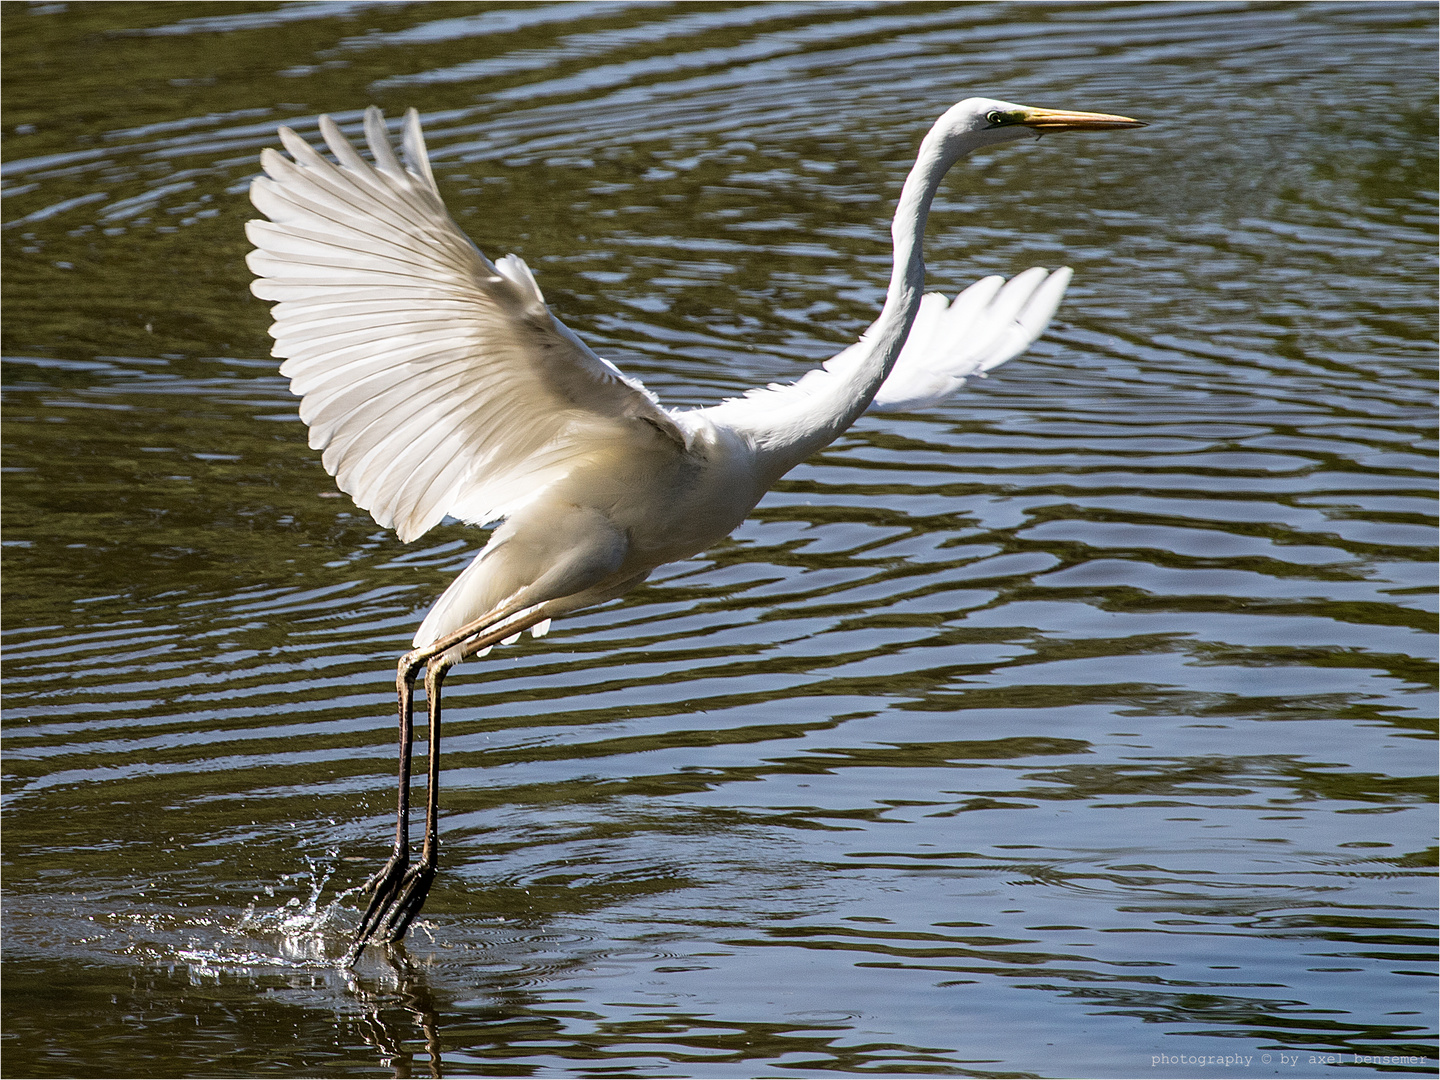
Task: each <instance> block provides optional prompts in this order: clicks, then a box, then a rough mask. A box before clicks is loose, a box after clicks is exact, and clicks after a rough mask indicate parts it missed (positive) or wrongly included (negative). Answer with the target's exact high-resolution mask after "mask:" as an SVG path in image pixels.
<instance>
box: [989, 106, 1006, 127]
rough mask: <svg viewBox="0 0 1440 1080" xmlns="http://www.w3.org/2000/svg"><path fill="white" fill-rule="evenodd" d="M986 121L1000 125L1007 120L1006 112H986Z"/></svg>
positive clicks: (995, 125) (993, 125) (992, 124)
mask: <svg viewBox="0 0 1440 1080" xmlns="http://www.w3.org/2000/svg"><path fill="white" fill-rule="evenodd" d="M985 122H986V123H987V124H990V125H991V126H992V127H999V126H1000V125H1001V124H1003V123H1004V122H1005V114H1004V113H1002V112H995V111H993V110H992V111H990V112H988V113H986V114H985Z"/></svg>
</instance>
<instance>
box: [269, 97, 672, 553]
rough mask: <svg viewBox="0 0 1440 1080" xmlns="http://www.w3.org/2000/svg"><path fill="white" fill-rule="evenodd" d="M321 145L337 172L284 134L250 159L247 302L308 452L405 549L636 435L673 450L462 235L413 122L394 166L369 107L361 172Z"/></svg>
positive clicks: (657, 425) (629, 395)
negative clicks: (306, 431)
mask: <svg viewBox="0 0 1440 1080" xmlns="http://www.w3.org/2000/svg"><path fill="white" fill-rule="evenodd" d="M320 131H321V134H322V135H323V136H324V139H325V143H326V145H327V146H328V147H329V148H330V151H331V153H332V154H334V156H335V161H334V162H331V161H329V160H327V159H326V158H325V157H323V156H322V155H321V154H320V153H319V152H318V151H317V150H316V149H314V148H313V147H312V146H310V145H309V144H308V143H307V142H305V140H304V139H302V138H300V137H299V136H298V135H296V134H295V133H294V132H293V131H290V130H289V129H287V128H281V129H280V137H281V142H282V144H283V145H284V147H285V149H286V150H287V151H288V152H289V154H290V157H289V158H287V157H285V156H284V155H282V154H280V153H278V152H276V151H274V150H266V151H265V152H264V153H263V154H262V155H261V163H262V165H263V167H264V170H265V174H266V175H265V176H263V177H259V178H257V179H256V180H255V182H254V184H253V185H252V187H251V193H250V197H251V201H252V202H253V203H254V204H255V206H256V208H257V209H259V210H260V212H261V213H263V214H264V215H265V216H266V217H267V218H269V219H270V220H269V221H252V222H250V223H249V225H248V226H247V230H246V235H247V236H248V237H249V238H250V241H251V243H252V244H254V246H255V250H254V251H253V252H251V254H250V256H249V258H248V260H247V261H248V263H249V265H250V268H251V270H253V271H254V272H255V274H256V275H257V279H256V281H255V282H254V283H253V284H252V285H251V289H252V291H253V292H254V293H255V295H256V296H258V297H260V298H261V299H264V300H273V301H276V304H275V306H274V308H273V309H272V314H273V316H274V319H275V323H274V325H273V326H272V327H271V331H270V332H271V334H272V335H273V337H274V338H275V347H274V350H273V352H274V355H275V356H277V357H282V358H284V360H285V362H284V363H283V364H282V365H281V368H280V371H281V373H282V374H284V375H285V376H287V377H288V378H289V379H290V387H291V390H293V391H294V392H295V393H296V394H298V395H299V396H300V398H301V402H300V416H301V419H303V420H304V421H305V423H306V424H307V425H308V426H309V428H310V445H311V446H312V447H313V448H315V449H317V450H321V451H323V457H322V460H323V461H324V464H325V468H326V469H327V470H329V472H330V473H331V474H332V475H334V477H335V479H336V482H337V483H338V484H339V486H340V488H341V490H342V491H345V492H348V493H349V494H350V495H351V496H352V497H353V498H354V499H355V502H356V503H357V504H358V505H359V506H361V507H363V508H364V509H366V510H369V511H370V512H371V514H372V515H373V516H374V518H375V520H376V521H377V522H379V523H380V524H381V525H384V526H388V527H393V528H394V529H395V530H396V532H398V533H399V534H400V538H401V539H402V540H411V539H414V538H415V537H417V536H419V535H421V534H422V533H424V532H425V531H426V530H427V529H429V528H430V527H431V526H433V525H435V524H436V523H437V522H438V521H440V519H441V518H442V517H444V516H445V515H446V514H454V515H455V516H458V517H463V518H465V519H466V520H470V521H477V522H480V521H486V520H492V519H494V518H496V517H499V516H502V515H503V514H504V513H505V512H506V510H507V508H508V507H510V506H513V505H514V504H515V503H516V502H517V501H520V500H523V499H525V498H528V497H531V496H533V495H534V494H535V493H536V492H537V491H538V490H540V489H541V488H542V487H543V486H544V485H545V484H547V483H549V482H551V481H553V480H554V479H556V478H558V477H559V476H561V475H563V474H564V472H565V468H566V466H565V462H567V461H569V460H573V459H575V458H576V457H578V456H580V455H582V454H583V453H585V452H586V450H588V449H590V448H592V447H594V446H597V445H601V444H604V443H606V442H609V441H611V440H613V439H614V438H615V437H617V435H618V434H620V431H621V429H622V428H624V427H627V426H629V425H633V424H635V423H644V424H646V425H648V426H649V430H651V431H652V432H653V431H654V430H657V429H658V430H659V431H660V432H662V433H663V434H664V435H665V436H667V437H669V438H671V439H673V440H674V441H675V442H676V443H677V444H679V445H682V446H683V444H684V439H683V436H682V435H681V433H680V431H679V430H678V429H677V428H676V426H675V424H674V422H673V421H672V420H671V418H670V416H669V414H668V413H666V412H665V411H664V410H663V409H661V408H660V407H659V406H658V405H657V404H656V402H655V400H654V398H653V396H651V395H650V394H649V393H648V392H647V391H646V390H645V389H644V387H642V386H640V385H639V383H637V382H635V381H634V380H631V379H627V378H625V377H624V376H623V375H621V374H620V372H619V371H618V370H617V369H616V368H615V367H614V366H613V365H612V364H610V363H609V362H608V361H605V360H602V359H601V358H600V357H598V356H596V355H595V353H593V352H592V351H591V350H590V349H589V348H587V347H586V346H585V345H584V344H583V343H582V342H581V341H580V340H579V339H578V338H577V337H576V336H575V335H574V334H573V333H571V332H570V330H569V329H567V328H566V327H565V326H563V325H562V324H561V323H560V322H559V320H557V319H556V318H555V317H554V316H553V315H552V314H551V313H550V311H549V309H548V308H547V307H546V306H545V300H544V297H543V295H542V294H541V292H540V289H539V286H538V285H537V284H536V283H535V278H534V276H533V275H532V274H531V273H530V269H529V267H527V266H526V265H525V264H524V263H523V262H522V261H521V260H520V259H518V258H516V257H515V256H513V255H509V256H506V257H505V258H503V259H500V260H498V261H497V262H494V263H492V262H490V260H488V259H487V258H485V256H484V255H482V254H481V253H480V251H479V250H478V249H477V248H476V247H475V245H474V244H472V243H471V242H470V240H469V239H468V238H467V237H466V236H465V234H464V233H462V232H461V231H460V229H459V227H458V226H457V225H456V224H455V222H454V221H453V220H452V219H451V218H450V215H449V214H448V213H447V212H446V210H445V207H444V204H443V203H442V202H441V199H440V193H439V190H438V189H437V187H436V185H435V178H434V176H433V174H432V173H431V170H430V164H429V161H428V159H427V156H426V151H425V142H424V138H423V136H422V135H421V132H420V121H419V117H418V115H417V114H416V112H415V110H414V109H411V110H410V111H409V112H408V113H407V114H406V118H405V127H404V134H403V138H402V145H403V148H404V152H405V157H406V160H407V164H406V165H402V164H401V163H400V161H399V159H398V158H397V157H396V156H395V152H394V150H393V149H392V148H391V146H390V140H389V135H388V133H387V131H386V129H385V123H384V119H383V117H382V116H381V114H380V112H379V110H378V109H375V108H371V109H369V110H367V111H366V114H365V135H366V140H367V142H368V143H369V148H370V153H371V156H372V157H373V158H374V163H373V164H370V163H367V162H366V161H365V160H364V159H363V158H362V157H361V156H360V154H359V153H358V152H357V151H356V149H355V148H354V147H353V146H352V145H351V144H350V142H349V141H348V140H347V139H346V138H345V136H344V135H343V134H342V133H341V132H340V129H339V128H338V127H337V126H336V125H335V123H334V122H333V121H332V120H331V119H330V118H329V117H321V118H320ZM407 166H408V167H407Z"/></svg>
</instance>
